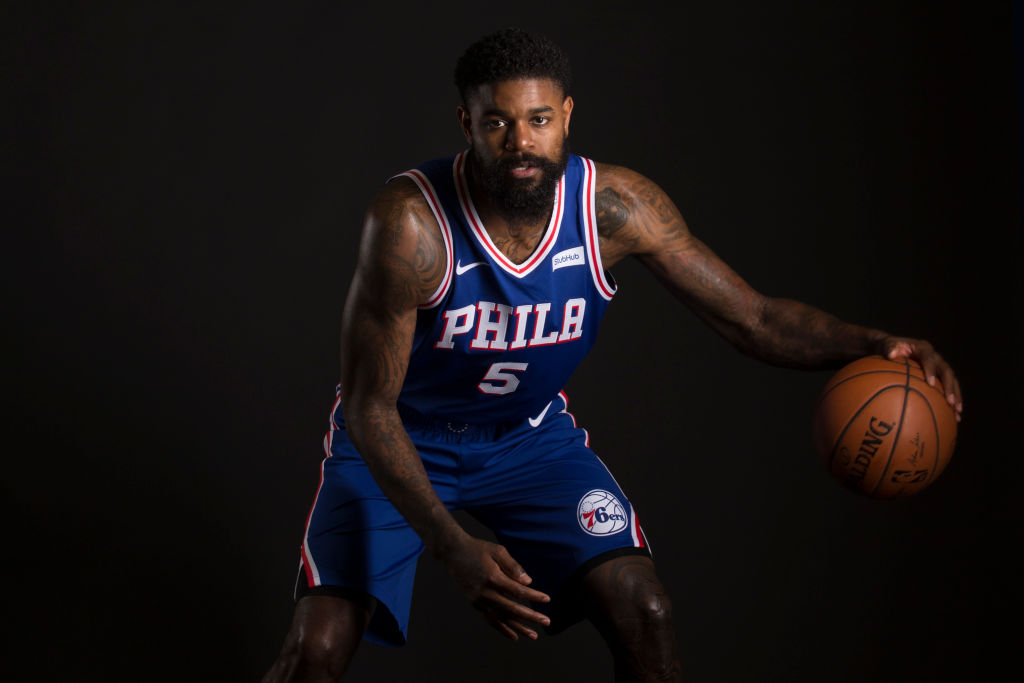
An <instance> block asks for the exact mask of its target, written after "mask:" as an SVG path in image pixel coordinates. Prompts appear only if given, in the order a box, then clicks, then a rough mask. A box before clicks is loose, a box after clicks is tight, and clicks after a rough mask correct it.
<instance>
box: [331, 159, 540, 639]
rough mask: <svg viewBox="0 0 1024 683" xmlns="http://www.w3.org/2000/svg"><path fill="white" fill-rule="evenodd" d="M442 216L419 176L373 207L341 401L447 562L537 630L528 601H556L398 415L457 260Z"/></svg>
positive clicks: (492, 609)
mask: <svg viewBox="0 0 1024 683" xmlns="http://www.w3.org/2000/svg"><path fill="white" fill-rule="evenodd" d="M446 259H447V257H446V254H445V248H444V242H443V240H442V237H441V234H440V229H439V228H438V226H437V222H436V220H435V219H434V217H433V215H432V214H431V212H430V209H429V207H428V206H427V204H426V201H425V200H424V198H423V196H422V194H420V192H419V190H418V188H416V186H415V185H414V184H413V182H412V181H410V180H408V179H405V178H399V179H396V180H394V181H392V182H391V183H389V184H388V185H386V186H385V188H384V189H383V190H382V191H381V192H380V194H379V195H378V196H377V197H376V198H375V199H374V201H373V203H372V204H371V206H370V209H369V211H368V212H367V216H366V221H365V224H364V228H363V237H362V242H361V245H360V252H359V260H358V264H357V266H356V272H355V276H354V278H353V280H352V285H351V287H350V289H349V294H348V300H347V301H346V304H345V312H344V315H343V318H342V333H341V341H342V347H341V348H342V352H341V402H342V411H343V413H344V415H345V426H346V429H347V431H348V434H349V437H350V438H351V439H352V443H353V444H354V445H355V447H356V449H357V450H358V451H359V453H360V454H361V455H362V457H363V459H364V460H365V461H366V464H367V466H368V467H369V469H370V472H371V474H372V475H373V477H374V479H375V480H376V482H377V484H378V485H379V486H380V488H381V490H382V491H383V492H384V494H385V495H387V496H388V498H389V499H390V500H391V502H392V504H394V506H395V507H396V508H397V509H398V511H399V512H400V513H401V514H402V515H403V516H404V517H405V518H406V520H408V522H409V524H410V525H411V526H412V527H413V529H415V531H416V532H417V533H418V534H419V536H420V538H421V539H422V540H423V542H424V544H425V545H426V546H427V548H428V550H430V551H431V553H433V554H434V555H435V556H437V557H438V558H439V559H441V560H442V562H444V564H445V566H446V567H447V568H448V570H449V572H450V573H451V574H452V577H453V578H454V579H455V581H456V583H458V584H459V587H460V588H461V589H462V590H463V592H465V593H466V594H467V595H468V597H469V598H470V600H471V601H472V602H473V604H474V606H475V607H477V609H479V610H480V611H482V612H483V613H484V615H485V617H486V618H487V619H488V621H489V622H491V624H492V625H493V626H494V627H495V628H497V629H498V630H499V631H500V632H502V633H503V634H504V635H506V636H508V637H510V638H512V639H515V638H516V637H518V636H517V634H522V635H526V636H527V637H531V638H535V637H536V634H535V633H534V632H533V631H532V630H531V629H530V628H528V627H526V626H524V625H523V624H522V623H520V622H535V623H546V622H547V619H546V617H544V616H543V615H541V614H539V613H537V612H534V611H533V610H531V609H529V608H527V607H525V606H524V605H522V604H520V601H528V600H533V601H544V602H546V601H547V599H548V598H547V596H545V595H544V594H543V593H539V592H538V591H534V590H532V589H530V588H527V584H528V583H529V577H527V576H526V574H525V572H524V571H523V570H522V568H521V567H520V566H519V565H518V564H517V563H516V562H515V560H513V559H512V558H511V557H510V556H509V555H508V553H507V551H505V549H504V548H501V547H500V546H496V545H494V544H491V543H487V542H485V541H482V540H480V539H475V538H473V537H471V536H470V535H469V534H467V533H466V532H465V530H464V529H463V528H462V526H461V525H460V524H459V523H458V522H457V521H456V520H455V518H454V517H452V515H451V514H450V513H449V512H448V510H447V509H446V508H445V506H444V504H443V503H442V502H441V500H440V499H439V498H438V496H437V494H436V493H435V492H434V489H433V487H432V486H431V484H430V480H429V478H428V477H427V473H426V470H425V469H424V468H423V463H422V461H421V460H420V457H419V454H418V453H417V452H416V448H415V446H414V445H413V443H412V441H411V440H410V438H409V435H408V433H407V432H406V431H405V427H404V426H403V425H402V421H401V418H400V417H399V415H398V410H397V401H398V395H399V393H400V392H401V389H402V383H403V381H404V379H405V373H406V370H407V368H408V364H409V354H410V351H411V348H412V340H413V334H414V331H415V327H416V315H417V309H418V306H419V304H420V303H422V302H423V301H426V300H427V299H428V298H429V297H430V296H431V295H432V294H433V293H434V292H435V291H436V290H437V288H438V286H439V285H440V283H441V281H442V278H443V277H444V272H445V269H446V267H447V265H448V264H447V260H446Z"/></svg>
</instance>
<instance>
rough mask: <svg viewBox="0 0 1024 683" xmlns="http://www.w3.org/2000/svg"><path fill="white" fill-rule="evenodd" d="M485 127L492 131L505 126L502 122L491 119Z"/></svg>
mask: <svg viewBox="0 0 1024 683" xmlns="http://www.w3.org/2000/svg"><path fill="white" fill-rule="evenodd" d="M485 125H486V126H487V127H488V128H490V129H491V130H494V129H495V128H503V127H504V126H505V122H504V121H502V120H501V119H492V120H490V121H488V122H487V123H486V124H485Z"/></svg>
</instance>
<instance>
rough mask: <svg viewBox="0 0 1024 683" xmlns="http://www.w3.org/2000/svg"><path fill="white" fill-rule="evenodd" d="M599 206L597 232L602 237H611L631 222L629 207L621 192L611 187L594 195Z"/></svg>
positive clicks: (595, 202)
mask: <svg viewBox="0 0 1024 683" xmlns="http://www.w3.org/2000/svg"><path fill="white" fill-rule="evenodd" d="M594 205H595V207H596V208H597V232H598V234H599V235H600V236H601V237H602V238H610V237H611V236H612V235H614V234H615V233H617V232H618V231H619V230H621V229H622V228H623V226H625V225H626V223H628V222H629V208H628V207H627V206H626V205H625V203H624V202H623V201H622V197H620V196H619V193H618V192H616V191H615V190H613V189H612V188H610V187H606V188H605V189H603V190H601V191H600V192H597V193H596V194H595V195H594Z"/></svg>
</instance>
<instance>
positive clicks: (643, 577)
mask: <svg viewBox="0 0 1024 683" xmlns="http://www.w3.org/2000/svg"><path fill="white" fill-rule="evenodd" d="M579 591H580V592H579V594H578V600H579V605H580V607H581V608H582V610H583V614H584V615H585V616H586V617H587V618H588V619H589V620H590V621H591V622H592V623H593V624H594V626H595V627H597V630H598V632H600V634H601V635H602V637H604V639H605V642H607V643H608V647H609V648H610V649H611V652H612V657H613V658H614V660H615V680H616V682H617V683H623V682H625V681H630V682H632V681H681V680H682V673H681V672H680V665H679V655H678V653H677V651H676V637H675V628H674V626H673V623H672V604H671V602H670V601H669V597H668V594H667V593H666V592H665V587H664V586H663V585H662V583H661V580H660V579H659V578H658V576H657V574H655V571H654V562H652V561H651V559H650V558H649V557H644V556H640V555H626V556H622V557H616V558H613V559H610V560H608V561H607V562H604V563H602V564H600V565H598V566H597V567H594V568H593V569H591V570H590V571H589V572H588V573H587V574H586V575H585V576H584V577H583V579H582V581H581V583H580V586H579Z"/></svg>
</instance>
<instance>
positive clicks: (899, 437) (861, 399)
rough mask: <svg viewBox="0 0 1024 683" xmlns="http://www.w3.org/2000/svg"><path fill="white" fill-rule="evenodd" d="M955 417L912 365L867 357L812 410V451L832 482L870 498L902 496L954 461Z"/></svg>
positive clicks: (843, 373) (836, 378) (831, 384)
mask: <svg viewBox="0 0 1024 683" xmlns="http://www.w3.org/2000/svg"><path fill="white" fill-rule="evenodd" d="M955 443H956V416H955V414H954V412H953V408H952V407H951V406H950V405H949V403H947V402H946V398H945V396H944V392H943V391H942V386H941V383H940V382H936V386H934V387H933V386H929V384H928V382H927V381H926V380H925V378H924V372H922V370H921V366H920V365H918V364H917V363H916V362H915V361H912V360H910V361H908V360H902V359H900V360H895V361H892V360H887V359H885V358H882V357H881V356H867V357H865V358H861V359H859V360H855V361H854V362H852V363H850V364H849V365H847V366H846V367H844V368H843V369H842V370H840V371H839V372H837V373H836V374H835V375H833V376H832V378H831V379H830V380H829V381H828V383H827V384H826V385H825V388H824V389H823V390H822V392H821V396H820V397H819V398H818V404H817V407H816V408H815V410H814V445H815V449H816V450H817V452H818V455H820V456H821V458H822V459H823V460H824V461H825V464H826V465H827V466H828V468H829V471H830V472H831V473H832V475H833V476H834V477H836V478H837V479H838V480H839V481H841V482H842V483H843V485H845V486H846V487H847V488H850V489H852V490H854V491H856V492H858V493H861V494H864V495H866V496H869V497H871V498H901V497H906V496H911V495H914V494H915V493H917V492H918V491H920V490H922V489H923V488H925V487H926V486H928V485H929V484H931V483H932V482H933V481H935V479H936V477H938V476H939V475H940V474H941V473H942V470H943V469H945V467H946V464H947V463H948V462H949V459H950V457H951V456H952V455H953V446H954V444H955Z"/></svg>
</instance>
